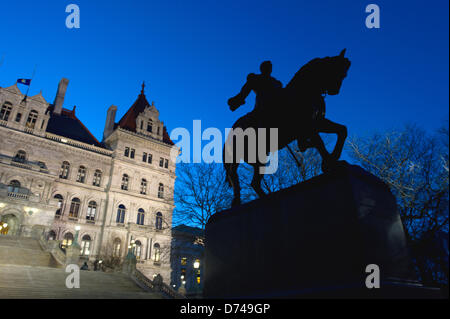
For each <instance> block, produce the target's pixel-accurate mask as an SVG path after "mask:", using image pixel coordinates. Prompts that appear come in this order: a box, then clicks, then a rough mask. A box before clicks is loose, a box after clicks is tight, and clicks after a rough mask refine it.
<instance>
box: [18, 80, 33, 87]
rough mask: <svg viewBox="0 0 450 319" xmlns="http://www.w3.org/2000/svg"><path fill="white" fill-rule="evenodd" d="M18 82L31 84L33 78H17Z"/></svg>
mask: <svg viewBox="0 0 450 319" xmlns="http://www.w3.org/2000/svg"><path fill="white" fill-rule="evenodd" d="M17 83H19V84H23V85H28V86H30V84H31V79H17Z"/></svg>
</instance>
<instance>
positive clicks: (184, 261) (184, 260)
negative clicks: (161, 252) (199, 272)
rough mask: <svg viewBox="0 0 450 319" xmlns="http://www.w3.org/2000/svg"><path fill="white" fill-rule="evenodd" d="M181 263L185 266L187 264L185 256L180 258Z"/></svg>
mask: <svg viewBox="0 0 450 319" xmlns="http://www.w3.org/2000/svg"><path fill="white" fill-rule="evenodd" d="M181 265H182V266H186V265H187V258H186V257H183V258H181Z"/></svg>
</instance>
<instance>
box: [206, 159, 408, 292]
mask: <svg viewBox="0 0 450 319" xmlns="http://www.w3.org/2000/svg"><path fill="white" fill-rule="evenodd" d="M205 235H206V247H205V254H206V260H205V285H204V296H205V297H206V298H260V297H261V298H277V297H280V298H299V297H305V296H308V295H312V294H315V296H320V295H321V294H322V293H321V292H324V294H322V295H324V296H325V295H326V294H327V293H328V294H329V293H330V292H332V291H334V292H337V295H339V291H341V292H342V291H347V292H349V291H353V292H352V293H353V294H355V293H356V294H359V293H360V292H361V289H363V290H364V291H367V290H368V289H367V288H366V286H365V279H366V277H367V276H368V274H367V273H366V272H365V270H366V266H367V265H369V264H376V265H378V266H379V268H380V271H381V280H382V282H391V278H401V280H404V279H406V280H414V278H415V277H414V274H413V271H412V267H411V262H410V258H409V254H408V249H407V247H406V239H405V234H404V230H403V225H402V222H401V220H400V216H399V214H398V213H397V208H396V201H395V198H394V196H393V195H392V194H391V192H390V190H389V188H388V187H387V185H386V184H384V183H383V182H382V181H381V180H380V179H378V178H376V177H375V176H373V175H371V174H369V173H367V172H366V171H364V170H363V169H361V168H360V167H359V166H353V165H349V164H347V163H346V162H342V163H341V165H340V167H339V168H338V169H337V170H336V171H334V172H333V173H328V174H323V175H320V176H317V177H315V178H312V179H310V180H308V181H306V182H303V183H301V184H299V185H296V186H293V187H291V188H288V189H285V190H282V191H279V192H276V193H272V194H270V195H268V196H267V197H266V198H262V199H258V200H255V201H252V202H250V203H247V204H243V205H241V206H239V207H235V208H232V209H229V210H226V211H222V212H220V213H217V214H215V215H213V216H212V218H211V219H210V220H209V221H208V224H207V225H206V229H205ZM348 289H350V290H348ZM352 289H353V290H352ZM354 289H356V290H354ZM358 289H359V290H358ZM372 290H373V289H372ZM355 291H356V292H355ZM358 291H359V292H358ZM344 294H345V293H344ZM331 295H333V293H331ZM328 296H330V295H328ZM351 297H355V296H354V295H351Z"/></svg>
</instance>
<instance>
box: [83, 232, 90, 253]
mask: <svg viewBox="0 0 450 319" xmlns="http://www.w3.org/2000/svg"><path fill="white" fill-rule="evenodd" d="M90 247H91V236H89V235H84V236H83V238H81V256H89V253H90V251H89V248H90Z"/></svg>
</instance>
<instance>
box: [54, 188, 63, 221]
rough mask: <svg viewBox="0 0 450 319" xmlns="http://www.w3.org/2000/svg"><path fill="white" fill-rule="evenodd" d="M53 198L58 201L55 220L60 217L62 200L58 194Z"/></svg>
mask: <svg viewBox="0 0 450 319" xmlns="http://www.w3.org/2000/svg"><path fill="white" fill-rule="evenodd" d="M53 198H54V199H56V200H57V201H58V209H57V210H56V213H55V218H60V217H61V215H62V206H63V200H64V198H63V197H62V196H61V195H59V194H56V195H55V196H54V197H53Z"/></svg>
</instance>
